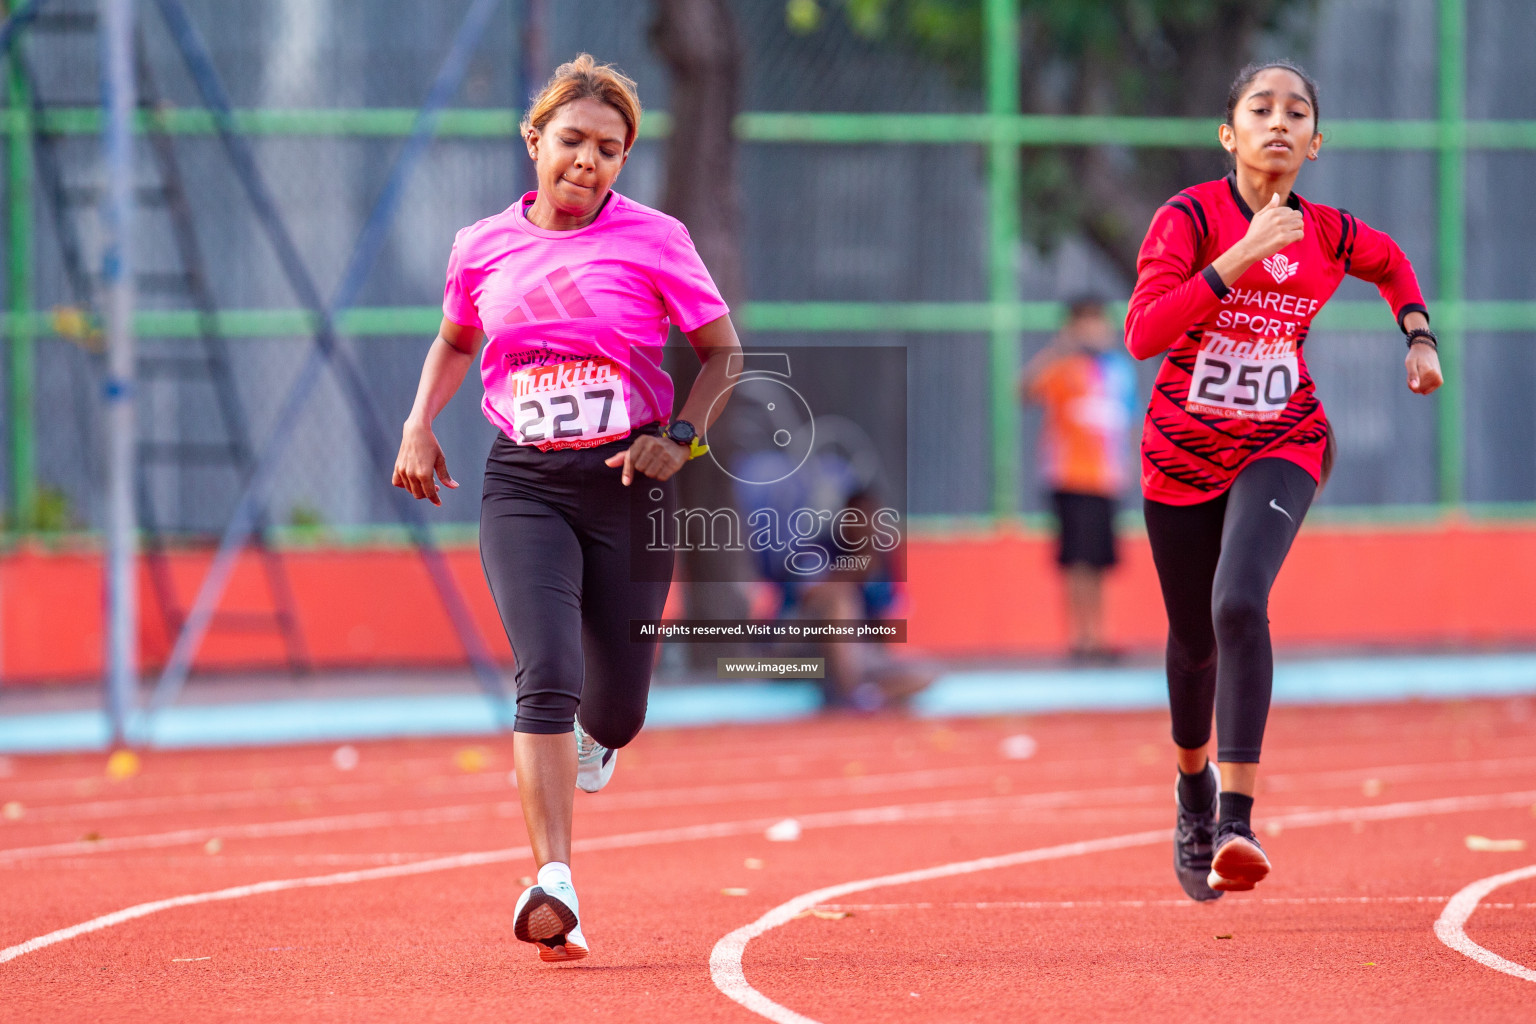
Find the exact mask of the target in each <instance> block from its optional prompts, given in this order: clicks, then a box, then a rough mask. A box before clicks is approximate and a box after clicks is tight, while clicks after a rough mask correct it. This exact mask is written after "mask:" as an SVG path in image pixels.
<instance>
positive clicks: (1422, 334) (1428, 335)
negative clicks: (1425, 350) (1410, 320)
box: [1408, 327, 1440, 349]
mask: <svg viewBox="0 0 1536 1024" xmlns="http://www.w3.org/2000/svg"><path fill="white" fill-rule="evenodd" d="M1415 342H1417V343H1419V344H1422V345H1428V346H1429V347H1430V348H1433V349H1438V348H1439V347H1440V339H1438V338H1436V337H1435V332H1434V331H1432V330H1430V329H1429V328H1428V327H1415V328H1414V329H1413V330H1411V331H1409V332H1408V347H1409V348H1413V346H1414V343H1415Z"/></svg>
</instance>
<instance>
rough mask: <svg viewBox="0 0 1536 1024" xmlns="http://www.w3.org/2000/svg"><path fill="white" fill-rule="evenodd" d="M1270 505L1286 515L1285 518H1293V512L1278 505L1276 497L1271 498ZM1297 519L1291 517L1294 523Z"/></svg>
mask: <svg viewBox="0 0 1536 1024" xmlns="http://www.w3.org/2000/svg"><path fill="white" fill-rule="evenodd" d="M1269 507H1270V508H1272V509H1274V510H1275V511H1276V512H1279V513H1280V514H1281V515H1283V516H1285V518H1287V519H1291V514H1290V513H1289V512H1287V511H1286V510H1285V509H1283V508H1281V507H1280V506H1279V505H1276V504H1275V499H1274V498H1270V499H1269ZM1295 521H1296V520H1294V519H1291V522H1293V523H1294V522H1295Z"/></svg>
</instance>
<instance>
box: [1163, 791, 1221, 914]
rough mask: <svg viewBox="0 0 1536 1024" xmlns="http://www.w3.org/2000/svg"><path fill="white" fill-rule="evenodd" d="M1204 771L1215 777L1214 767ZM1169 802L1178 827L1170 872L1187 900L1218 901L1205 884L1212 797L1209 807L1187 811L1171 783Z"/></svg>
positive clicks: (1212, 830)
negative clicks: (1173, 806) (1175, 812)
mask: <svg viewBox="0 0 1536 1024" xmlns="http://www.w3.org/2000/svg"><path fill="white" fill-rule="evenodd" d="M1205 770H1206V771H1208V772H1210V773H1211V775H1212V776H1215V775H1216V766H1215V765H1213V764H1211V763H1209V762H1207V763H1206V766H1205ZM1220 789H1221V784H1220V781H1219V780H1217V781H1216V782H1215V783H1214V784H1213V785H1212V786H1211V792H1212V793H1215V792H1217V791H1218V790H1220ZM1173 801H1174V803H1175V804H1177V805H1178V808H1179V820H1178V824H1177V825H1176V826H1175V827H1174V830H1173V872H1174V874H1176V875H1178V876H1179V884H1180V885H1182V886H1183V887H1184V892H1185V893H1186V894H1187V895H1188V896H1189V898H1190V899H1192V900H1201V901H1204V900H1214V899H1219V898H1220V897H1221V893H1219V892H1217V891H1216V890H1215V889H1213V888H1211V886H1210V883H1209V881H1208V878H1209V877H1210V875H1211V849H1212V840H1213V838H1214V836H1215V833H1216V797H1214V796H1213V797H1211V805H1210V806H1209V807H1207V808H1204V809H1203V810H1199V811H1191V810H1189V809H1188V808H1186V807H1185V806H1184V801H1183V800H1181V799H1179V787H1178V784H1177V783H1175V784H1174V787H1173Z"/></svg>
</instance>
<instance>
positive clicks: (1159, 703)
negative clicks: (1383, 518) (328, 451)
mask: <svg viewBox="0 0 1536 1024" xmlns="http://www.w3.org/2000/svg"><path fill="white" fill-rule="evenodd" d="M1517 694H1536V654H1495V655H1477V656H1449V655H1445V656H1440V655H1436V656H1426V657H1383V658H1331V659H1322V660H1316V661H1292V662H1286V663H1282V664H1281V665H1279V666H1277V667H1276V670H1275V700H1276V701H1277V702H1280V703H1291V704H1327V703H1367V702H1372V701H1393V700H1407V699H1412V698H1426V699H1446V698H1457V697H1498V696H1511V695H1517ZM1165 701H1166V697H1165V695H1164V682H1163V673H1162V670H1161V669H1156V668H1103V669H1078V670H1066V669H1052V670H1035V671H1028V670H999V671H986V672H951V673H948V674H946V675H943V676H941V677H940V678H939V679H938V680H936V681H935V682H934V684H933V685H932V686H931V687H929V688H928V689H927V690H926V691H924V692H923V693H922V694H920V695H918V697H917V698H916V700H915V701H914V703H913V711H914V712H915V713H916V714H918V715H921V716H923V717H928V718H938V717H948V716H956V717H963V716H974V715H1003V714H1019V713H1043V712H1049V711H1112V710H1130V709H1146V708H1161V707H1163V706H1164V703H1165ZM820 703H821V698H820V694H819V691H818V690H817V688H816V687H815V686H814V685H812V684H809V683H722V684H719V685H702V686H665V687H657V688H656V689H654V690H652V691H651V705H650V712H649V715H648V716H647V720H646V724H647V725H648V726H649V727H652V728H657V727H659V728H678V727H685V726H708V725H725V724H731V723H747V722H778V721H792V720H795V719H801V718H806V717H808V716H810V715H813V714H815V713H816V711H817V709H818V707H819V706H820ZM495 731H496V717H495V714H494V712H493V709H492V707H491V706H490V704H489V703H488V702H487V701H485V700H484V699H483V698H481V697H479V696H477V695H474V694H442V695H434V696H394V697H365V698H355V699H348V700H313V701H304V700H281V701H263V702H250V703H240V704H204V705H181V706H177V707H173V708H168V709H167V710H166V711H165V712H163V713H162V714H161V715H160V716H159V718H157V719H156V720H155V722H154V727H153V730H152V732H151V734H150V736H149V741H150V745H151V746H155V747H161V748H172V747H228V746H261V745H268V744H279V743H327V742H340V741H344V740H366V739H388V738H403V737H419V736H476V735H488V734H491V733H494V732H495ZM106 745H107V726H106V722H105V720H104V719H103V717H102V715H101V714H100V712H97V711H76V712H50V713H47V714H30V715H13V716H9V717H0V753H8V754H25V753H48V752H60V751H71V750H101V749H104V748H105V747H106Z"/></svg>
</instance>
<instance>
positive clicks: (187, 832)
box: [0, 786, 1163, 864]
mask: <svg viewBox="0 0 1536 1024" xmlns="http://www.w3.org/2000/svg"><path fill="white" fill-rule="evenodd" d="M1161 793H1163V787H1160V786H1158V787H1152V786H1135V787H1115V788H1111V789H1099V790H1077V791H1059V792H1052V793H1021V794H1018V795H1016V796H989V797H976V798H969V799H965V800H945V801H938V802H936V803H932V804H915V805H914V804H904V805H898V806H897V807H896V808H894V809H893V808H891V807H873V808H867V809H864V810H859V811H851V812H850V811H831V812H825V813H826V815H830V817H829V818H828V819H827V820H830V821H833V822H842V821H843V820H844V816H845V815H847V814H857V815H864V816H874V817H873V818H871V819H870V820H869V821H863V820H861V821H860V822H859V823H860V824H870V823H874V821H875V820H876V819H878V820H885V821H909V820H912V819H913V816H914V815H917V816H921V815H925V814H926V815H937V816H939V817H955V816H959V815H962V814H966V813H978V812H985V811H992V810H997V809H1004V810H1022V809H1030V808H1054V807H1061V806H1082V805H1084V804H1089V803H1101V804H1102V803H1106V802H1113V801H1124V802H1125V803H1137V802H1142V801H1145V800H1146V799H1148V798H1149V797H1151V796H1153V795H1154V794H1161ZM916 808H927V810H916ZM585 809H586V807H585V805H584V810H585ZM591 809H592V810H594V811H595V810H601V809H602V805H601V804H599V803H597V802H596V801H594V802H593V804H592V805H591ZM610 809H612V808H610ZM521 813H522V812H521V808H520V807H519V805H518V804H516V803H514V802H511V801H504V802H501V803H494V804H458V805H452V806H447V807H429V808H423V809H421V810H414V811H365V812H362V813H358V814H339V815H330V816H327V817H323V818H296V819H291V820H285V821H273V822H259V823H256V824H250V825H228V826H221V825H210V826H206V827H202V828H190V829H177V830H175V831H171V832H155V833H149V834H146V835H137V836H119V837H117V838H112V839H94V840H72V841H70V842H66V843H49V844H46V845H43V846H22V847H13V848H11V849H8V850H7V849H0V864H13V863H17V862H20V861H26V860H37V859H41V858H45V857H78V856H82V855H88V854H98V853H112V852H116V851H119V850H145V849H162V848H165V847H171V846H187V845H201V844H203V843H206V842H207V841H208V840H210V839H213V838H215V837H218V838H220V839H269V838H274V837H282V836H299V835H313V834H317V833H325V832H344V831H350V830H358V829H372V828H390V827H395V826H403V825H435V824H440V823H443V822H452V821H468V820H473V819H475V818H479V817H484V816H487V815H494V816H496V817H502V818H508V817H517V816H518V815H520V814H521ZM892 814H894V815H895V816H894V817H890V816H889V815H892ZM881 815H887V817H884V818H881V817H880V816H881ZM821 817H822V816H820V815H817V814H811V815H806V816H805V817H803V818H802V819H801V820H802V821H818V820H821ZM774 820H778V819H774Z"/></svg>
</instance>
